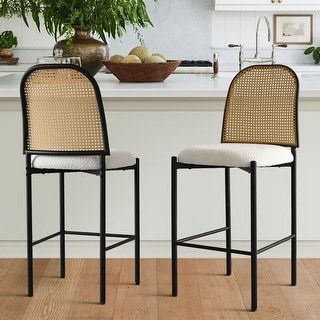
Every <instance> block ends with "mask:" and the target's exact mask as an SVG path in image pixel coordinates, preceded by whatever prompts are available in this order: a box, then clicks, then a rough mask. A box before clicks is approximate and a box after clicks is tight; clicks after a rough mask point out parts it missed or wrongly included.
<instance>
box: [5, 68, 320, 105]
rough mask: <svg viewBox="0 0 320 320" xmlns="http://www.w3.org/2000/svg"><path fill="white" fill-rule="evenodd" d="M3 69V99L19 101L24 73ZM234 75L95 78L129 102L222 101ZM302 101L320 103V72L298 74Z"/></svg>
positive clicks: (108, 94) (105, 92)
mask: <svg viewBox="0 0 320 320" xmlns="http://www.w3.org/2000/svg"><path fill="white" fill-rule="evenodd" d="M6 70H8V71H7V72H4V71H2V70H0V100H16V99H19V97H20V94H19V84H20V79H21V77H22V74H23V72H21V71H20V70H21V69H20V70H19V71H15V72H9V70H10V69H8V68H7V69H6ZM235 74H236V73H235V72H221V73H220V74H219V76H218V77H217V78H214V79H213V78H212V76H211V75H209V74H173V75H171V76H170V77H169V78H168V79H167V80H166V81H164V82H162V83H119V81H118V80H117V79H116V78H115V77H114V76H113V75H111V74H106V73H102V72H100V73H99V74H98V75H97V76H96V77H95V78H96V80H97V82H98V84H99V87H100V89H101V93H102V97H103V98H106V99H107V98H109V99H114V100H128V99H136V100H138V99H146V98H147V99H157V100H162V99H164V100H165V99H182V100H183V99H187V100H190V99H203V100H221V99H224V98H225V97H226V95H227V91H228V88H229V85H230V82H231V80H232V78H233V77H234V75H235ZM298 76H299V79H300V98H301V99H305V100H316V99H319V100H320V70H319V72H314V71H305V72H298Z"/></svg>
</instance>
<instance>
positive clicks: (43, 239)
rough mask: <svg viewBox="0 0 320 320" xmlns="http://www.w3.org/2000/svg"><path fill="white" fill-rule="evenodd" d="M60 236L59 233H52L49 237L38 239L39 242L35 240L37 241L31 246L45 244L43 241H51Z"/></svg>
mask: <svg viewBox="0 0 320 320" xmlns="http://www.w3.org/2000/svg"><path fill="white" fill-rule="evenodd" d="M60 234H61V232H60V231H59V232H56V233H53V234H51V235H50V236H47V237H44V238H42V239H39V240H37V241H34V242H32V245H33V246H36V245H37V244H39V243H42V242H45V241H47V240H50V239H52V238H55V237H57V236H60Z"/></svg>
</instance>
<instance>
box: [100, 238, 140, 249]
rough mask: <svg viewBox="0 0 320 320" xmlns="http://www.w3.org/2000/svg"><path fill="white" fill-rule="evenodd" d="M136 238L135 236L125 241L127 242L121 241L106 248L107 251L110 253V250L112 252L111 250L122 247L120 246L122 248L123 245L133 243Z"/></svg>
mask: <svg viewBox="0 0 320 320" xmlns="http://www.w3.org/2000/svg"><path fill="white" fill-rule="evenodd" d="M135 238H136V237H135V236H131V237H130V238H128V239H125V240H122V241H119V242H117V243H115V244H112V245H110V246H108V247H106V251H109V250H111V249H114V248H117V247H120V246H122V245H123V244H126V243H128V242H131V241H133V240H135Z"/></svg>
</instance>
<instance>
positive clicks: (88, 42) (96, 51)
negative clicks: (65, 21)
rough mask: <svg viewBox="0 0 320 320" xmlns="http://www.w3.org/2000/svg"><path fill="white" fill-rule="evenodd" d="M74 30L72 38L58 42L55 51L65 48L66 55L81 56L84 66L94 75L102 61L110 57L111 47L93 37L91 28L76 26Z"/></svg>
mask: <svg viewBox="0 0 320 320" xmlns="http://www.w3.org/2000/svg"><path fill="white" fill-rule="evenodd" d="M74 30H75V33H74V36H73V37H72V38H71V40H69V41H68V40H62V41H59V42H57V43H56V45H55V46H54V49H53V51H54V50H55V49H59V50H63V56H64V57H68V56H69V57H70V56H73V57H80V58H81V64H82V67H83V68H85V69H87V70H88V71H89V72H90V73H91V74H92V75H93V76H94V75H95V74H96V73H97V72H98V71H99V70H100V69H101V68H102V67H103V63H102V61H104V60H107V59H108V58H109V47H108V45H107V44H105V43H104V42H101V41H99V40H96V39H94V38H93V37H91V35H90V31H89V29H85V28H82V27H77V26H76V27H74Z"/></svg>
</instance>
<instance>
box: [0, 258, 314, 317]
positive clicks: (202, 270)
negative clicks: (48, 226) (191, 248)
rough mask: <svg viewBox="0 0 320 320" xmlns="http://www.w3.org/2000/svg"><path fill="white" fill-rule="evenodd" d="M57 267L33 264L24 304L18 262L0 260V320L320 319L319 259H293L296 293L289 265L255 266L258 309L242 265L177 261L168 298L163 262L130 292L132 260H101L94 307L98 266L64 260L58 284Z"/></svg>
mask: <svg viewBox="0 0 320 320" xmlns="http://www.w3.org/2000/svg"><path fill="white" fill-rule="evenodd" d="M58 267H59V264H58V261H57V260H49V259H41V260H36V262H35V295H34V297H33V298H28V297H26V272H25V269H26V268H25V261H24V260H12V259H11V260H0V319H1V320H2V319H3V320H19V319H28V320H29V319H30V320H41V319H50V320H55V319H85V320H98V319H99V320H100V319H101V320H102V319H103V320H108V319H110V320H111V319H115V320H120V319H121V320H156V319H161V320H189V319H190V320H191V319H192V320H204V319H206V320H209V319H210V320H219V319H224V320H229V319H230V320H238V319H241V320H242V319H263V320H272V319H279V320H280V319H281V320H287V319H295V320H313V319H314V320H319V319H320V260H300V261H299V278H298V283H299V284H298V286H297V287H290V286H289V285H288V283H289V278H290V275H289V261H288V260H268V259H265V260H263V259H262V260H260V261H259V307H258V311H257V312H256V313H252V312H248V311H247V309H248V307H249V301H250V300H249V299H250V296H249V284H250V283H249V261H248V260H244V259H243V260H242V259H241V260H240V259H239V260H236V259H235V260H234V262H233V275H232V276H231V277H226V276H224V267H225V264H224V261H223V260H216V259H181V260H180V270H179V276H180V284H179V286H180V294H179V297H178V298H172V297H171V296H170V288H171V287H170V286H171V282H170V261H169V260H165V259H148V260H143V262H142V284H141V285H140V286H135V285H133V261H132V260H109V261H108V280H107V281H108V302H107V304H106V305H105V306H101V305H99V304H98V303H97V301H98V298H99V297H98V293H99V286H98V260H91V259H81V260H79V259H78V260H73V259H72V260H68V262H67V277H66V279H65V280H63V279H59V278H58V277H57V275H58V272H59V269H58Z"/></svg>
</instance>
